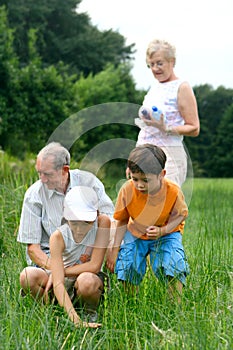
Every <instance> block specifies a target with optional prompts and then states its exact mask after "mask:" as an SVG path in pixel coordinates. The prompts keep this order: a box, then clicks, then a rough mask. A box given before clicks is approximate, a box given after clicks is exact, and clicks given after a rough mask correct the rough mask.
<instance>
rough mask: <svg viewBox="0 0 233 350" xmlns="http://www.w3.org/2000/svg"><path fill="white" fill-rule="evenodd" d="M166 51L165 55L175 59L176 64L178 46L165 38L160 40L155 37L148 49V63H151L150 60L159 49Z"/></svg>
mask: <svg viewBox="0 0 233 350" xmlns="http://www.w3.org/2000/svg"><path fill="white" fill-rule="evenodd" d="M160 50H162V51H164V53H165V57H166V58H167V59H171V58H172V59H173V60H174V66H175V63H176V48H175V46H173V45H171V44H170V43H169V42H168V41H165V40H159V39H154V40H152V41H151V42H150V43H149V45H148V47H147V50H146V63H147V64H149V60H150V59H151V56H152V55H153V54H154V53H155V52H157V51H160Z"/></svg>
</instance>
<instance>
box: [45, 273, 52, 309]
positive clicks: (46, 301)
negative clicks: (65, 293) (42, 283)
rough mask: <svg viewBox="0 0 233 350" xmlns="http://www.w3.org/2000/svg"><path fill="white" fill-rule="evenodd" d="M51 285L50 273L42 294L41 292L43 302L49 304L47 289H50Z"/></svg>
mask: <svg viewBox="0 0 233 350" xmlns="http://www.w3.org/2000/svg"><path fill="white" fill-rule="evenodd" d="M52 287H53V280H52V274H50V275H49V278H48V282H47V284H46V287H45V290H44V294H43V301H44V303H45V304H49V290H50V289H52Z"/></svg>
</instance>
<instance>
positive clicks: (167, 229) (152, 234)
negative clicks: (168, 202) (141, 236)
mask: <svg viewBox="0 0 233 350" xmlns="http://www.w3.org/2000/svg"><path fill="white" fill-rule="evenodd" d="M184 219H185V217H184V216H182V215H179V216H176V217H174V218H172V217H170V219H169V221H168V223H167V225H165V226H162V227H160V226H149V227H148V228H147V229H146V231H147V236H148V238H150V239H158V238H159V237H162V236H166V235H168V234H169V233H171V232H172V231H173V230H174V229H175V228H176V227H177V226H178V225H179V224H180V223H181V222H182V221H183V220H184Z"/></svg>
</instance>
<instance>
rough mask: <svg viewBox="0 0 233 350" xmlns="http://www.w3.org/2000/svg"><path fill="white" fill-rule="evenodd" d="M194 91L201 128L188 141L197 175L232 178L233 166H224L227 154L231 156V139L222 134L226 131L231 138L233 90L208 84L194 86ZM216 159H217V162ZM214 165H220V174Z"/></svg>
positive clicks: (186, 140) (186, 139)
mask: <svg viewBox="0 0 233 350" xmlns="http://www.w3.org/2000/svg"><path fill="white" fill-rule="evenodd" d="M194 93H195V96H196V99H197V104H198V110H199V117H200V124H201V130H200V135H199V136H198V137H197V138H185V144H186V145H187V148H188V150H189V153H190V155H191V158H192V160H193V165H194V169H195V174H196V176H205V177H214V176H217V177H219V176H220V177H221V176H223V177H232V176H233V171H232V167H231V168H230V167H229V166H227V167H226V168H225V165H224V164H225V162H226V157H229V159H230V154H231V149H232V147H231V146H230V147H229V141H227V142H224V141H223V133H224V132H225V136H226V137H227V139H228V140H229V138H232V135H233V134H232V128H231V125H232V122H233V113H232V107H231V106H232V105H233V89H226V88H224V87H223V86H219V87H218V88H217V89H213V88H212V86H210V85H207V84H206V85H200V86H196V87H194ZM226 113H227V116H226ZM224 130H225V131H224ZM226 134H227V135H226ZM220 140H221V141H220ZM223 155H225V156H223ZM216 158H218V161H217V163H216V160H217V159H216ZM213 159H214V161H213ZM220 163H221V166H220ZM227 163H229V160H228V161H227ZM215 164H218V165H217V167H218V168H219V169H221V171H220V172H219V171H218V173H216V169H217V168H216V166H215ZM223 168H224V169H223Z"/></svg>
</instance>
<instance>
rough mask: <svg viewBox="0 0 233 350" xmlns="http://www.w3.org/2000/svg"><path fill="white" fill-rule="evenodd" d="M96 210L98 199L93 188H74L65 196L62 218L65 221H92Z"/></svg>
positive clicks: (95, 215)
mask: <svg viewBox="0 0 233 350" xmlns="http://www.w3.org/2000/svg"><path fill="white" fill-rule="evenodd" d="M97 210H98V197H97V194H96V192H95V191H94V190H93V188H90V187H87V186H75V187H73V188H71V190H70V191H69V192H68V193H67V195H66V196H65V200H64V212H63V216H64V218H65V219H66V220H82V221H94V220H95V219H96V217H97Z"/></svg>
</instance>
